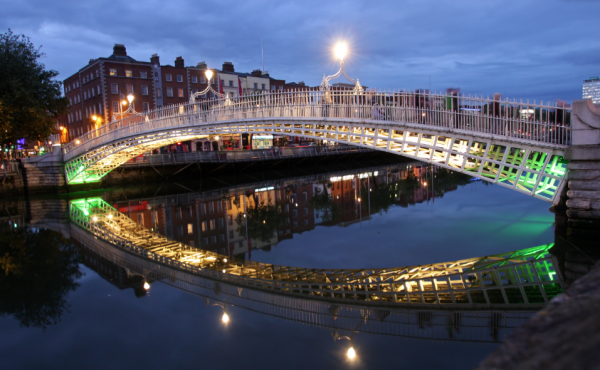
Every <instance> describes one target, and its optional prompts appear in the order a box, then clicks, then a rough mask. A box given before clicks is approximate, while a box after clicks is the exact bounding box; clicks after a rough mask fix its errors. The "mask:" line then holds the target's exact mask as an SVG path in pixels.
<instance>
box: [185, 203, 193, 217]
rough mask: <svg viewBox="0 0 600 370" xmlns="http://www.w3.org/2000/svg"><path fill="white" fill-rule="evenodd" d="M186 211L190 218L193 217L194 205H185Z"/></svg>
mask: <svg viewBox="0 0 600 370" xmlns="http://www.w3.org/2000/svg"><path fill="white" fill-rule="evenodd" d="M185 213H186V216H187V217H188V218H189V217H192V206H190V205H188V206H186V207H185Z"/></svg>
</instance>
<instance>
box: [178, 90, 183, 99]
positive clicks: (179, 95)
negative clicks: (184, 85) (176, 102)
mask: <svg viewBox="0 0 600 370" xmlns="http://www.w3.org/2000/svg"><path fill="white" fill-rule="evenodd" d="M177 97H179V98H183V89H177Z"/></svg>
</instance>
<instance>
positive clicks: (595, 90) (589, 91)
mask: <svg viewBox="0 0 600 370" xmlns="http://www.w3.org/2000/svg"><path fill="white" fill-rule="evenodd" d="M583 98H584V99H592V102H593V103H594V104H600V77H590V78H589V79H587V80H585V81H583Z"/></svg>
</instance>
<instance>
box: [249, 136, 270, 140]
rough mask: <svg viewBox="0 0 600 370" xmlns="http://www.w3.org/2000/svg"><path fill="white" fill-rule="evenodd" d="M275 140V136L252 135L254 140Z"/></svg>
mask: <svg viewBox="0 0 600 370" xmlns="http://www.w3.org/2000/svg"><path fill="white" fill-rule="evenodd" d="M269 139H271V140H273V135H252V140H269Z"/></svg>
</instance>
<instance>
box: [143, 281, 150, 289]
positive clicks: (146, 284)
mask: <svg viewBox="0 0 600 370" xmlns="http://www.w3.org/2000/svg"><path fill="white" fill-rule="evenodd" d="M144 290H150V284H148V282H147V281H144Z"/></svg>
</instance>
